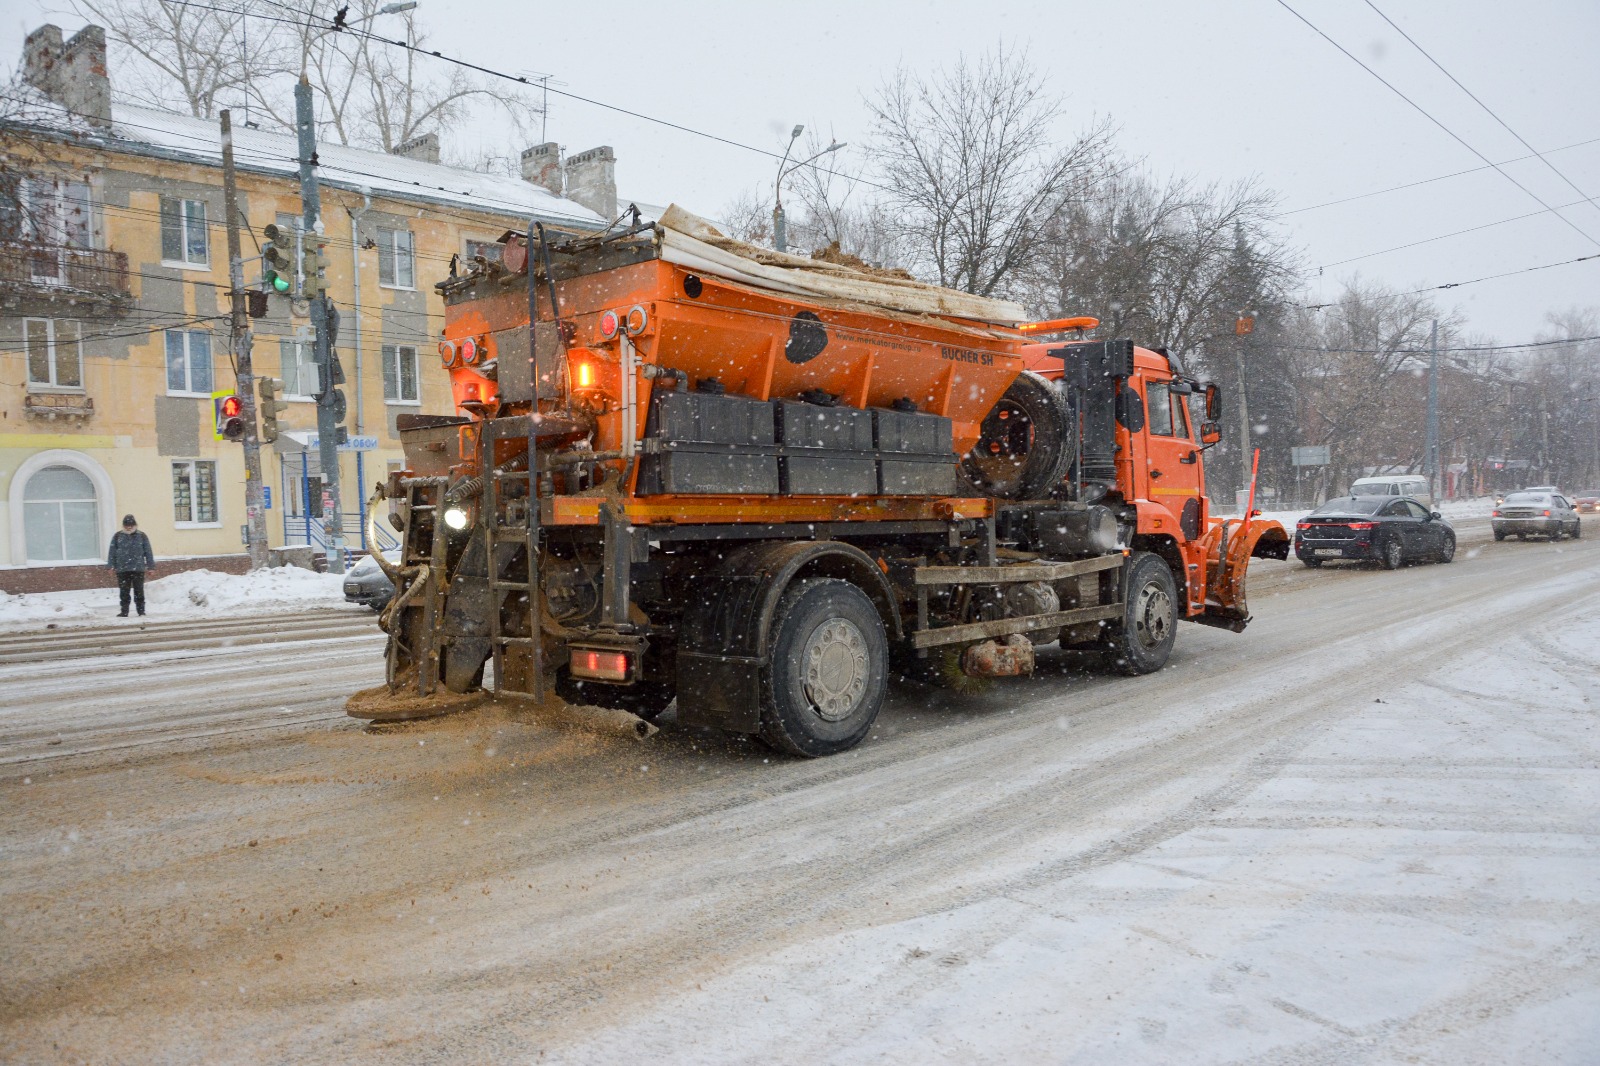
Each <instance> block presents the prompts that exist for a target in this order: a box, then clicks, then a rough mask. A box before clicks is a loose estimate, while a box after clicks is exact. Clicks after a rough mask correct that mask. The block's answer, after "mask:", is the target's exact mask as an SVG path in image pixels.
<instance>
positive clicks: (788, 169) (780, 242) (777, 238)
mask: <svg viewBox="0 0 1600 1066" xmlns="http://www.w3.org/2000/svg"><path fill="white" fill-rule="evenodd" d="M805 131H806V128H805V127H804V126H800V125H797V126H795V128H794V132H793V133H791V134H789V144H788V145H787V146H786V147H785V148H784V150H783V159H782V160H781V161H780V162H779V163H778V180H777V181H776V182H775V183H774V184H773V188H772V246H773V247H774V248H776V249H777V250H778V251H780V252H787V251H788V250H789V232H788V227H787V225H786V224H785V223H786V222H787V219H786V217H785V216H784V213H783V179H784V178H786V177H788V176H789V175H790V174H793V173H794V172H795V171H797V170H799V169H800V168H801V167H804V166H810V165H811V164H812V163H815V162H816V161H817V160H819V159H821V158H822V157H823V156H825V155H827V154H828V153H829V152H837V151H838V150H839V149H841V148H843V147H844V142H843V141H834V142H833V143H832V144H830V145H828V147H826V148H824V149H823V150H822V151H820V152H818V153H817V154H816V155H814V156H812V157H811V158H810V159H803V160H801V161H800V162H798V163H795V164H794V165H793V166H790V165H789V153H790V152H791V151H793V150H794V142H795V141H797V140H799V139H800V135H801V134H802V133H804V132H805Z"/></svg>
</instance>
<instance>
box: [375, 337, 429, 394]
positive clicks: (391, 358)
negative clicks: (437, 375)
mask: <svg viewBox="0 0 1600 1066" xmlns="http://www.w3.org/2000/svg"><path fill="white" fill-rule="evenodd" d="M383 398H384V399H385V400H386V401H388V402H389V403H419V402H421V401H420V399H419V397H418V395H417V349H416V348H414V347H413V346H411V345H409V344H385V345H384V346H383Z"/></svg>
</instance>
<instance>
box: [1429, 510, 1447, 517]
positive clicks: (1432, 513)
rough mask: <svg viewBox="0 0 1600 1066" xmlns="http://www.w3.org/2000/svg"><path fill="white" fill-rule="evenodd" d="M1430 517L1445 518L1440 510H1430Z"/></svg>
mask: <svg viewBox="0 0 1600 1066" xmlns="http://www.w3.org/2000/svg"><path fill="white" fill-rule="evenodd" d="M1428 517H1429V518H1443V517H1444V515H1442V514H1440V513H1439V512H1438V511H1429V512H1428Z"/></svg>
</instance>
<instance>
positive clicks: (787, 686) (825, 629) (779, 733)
mask: <svg viewBox="0 0 1600 1066" xmlns="http://www.w3.org/2000/svg"><path fill="white" fill-rule="evenodd" d="M769 651H770V664H769V666H768V667H767V669H766V671H765V675H766V676H765V677H764V678H763V680H762V700H761V704H762V706H761V733H760V736H761V739H762V740H763V741H765V742H766V743H767V745H768V746H769V747H772V748H774V749H775V750H777V751H781V752H785V753H787V754H789V755H800V756H805V757H810V758H815V757H817V756H821V755H836V754H838V753H839V752H841V751H848V750H850V749H851V748H853V747H855V746H856V745H857V744H859V743H861V741H862V740H863V739H864V738H865V737H866V735H867V732H868V731H869V730H871V728H872V723H873V722H874V721H876V720H877V717H878V710H879V709H880V708H881V707H882V706H883V697H884V693H885V692H886V691H887V689H888V660H889V641H888V638H887V637H886V636H885V635H884V631H883V620H882V619H881V618H879V617H878V609H877V608H876V607H875V606H873V603H872V600H870V599H868V598H867V594H866V593H864V592H862V591H861V590H860V589H858V588H856V586H854V585H852V584H851V583H850V582H848V581H841V580H839V579H837V578H805V579H802V580H800V581H796V582H794V583H793V584H792V585H790V586H789V587H788V589H786V590H785V591H784V594H783V599H782V600H781V601H779V603H778V609H777V612H776V615H775V617H774V619H773V625H772V643H771V645H770V649H769Z"/></svg>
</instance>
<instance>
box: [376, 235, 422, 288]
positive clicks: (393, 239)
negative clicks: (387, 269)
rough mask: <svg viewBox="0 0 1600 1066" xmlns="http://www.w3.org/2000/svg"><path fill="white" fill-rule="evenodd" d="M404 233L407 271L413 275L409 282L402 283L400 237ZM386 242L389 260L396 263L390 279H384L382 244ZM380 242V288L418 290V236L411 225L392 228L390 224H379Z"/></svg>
mask: <svg viewBox="0 0 1600 1066" xmlns="http://www.w3.org/2000/svg"><path fill="white" fill-rule="evenodd" d="M402 234H404V235H405V261H406V270H407V273H409V274H410V275H411V280H410V281H409V282H405V283H401V281H400V258H401V256H400V244H399V240H398V238H399V237H400V236H401V235H402ZM386 242H387V244H388V246H389V262H391V263H392V264H394V265H393V267H392V268H391V269H392V271H393V274H394V277H393V278H392V279H391V280H389V281H384V280H383V249H382V245H383V244H384V243H386ZM378 244H379V246H380V247H379V251H378V287H379V288H380V289H402V290H405V291H410V292H414V291H415V290H416V288H417V238H416V234H414V233H412V232H411V230H410V228H409V227H401V228H398V229H396V228H391V227H389V226H379V227H378Z"/></svg>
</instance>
